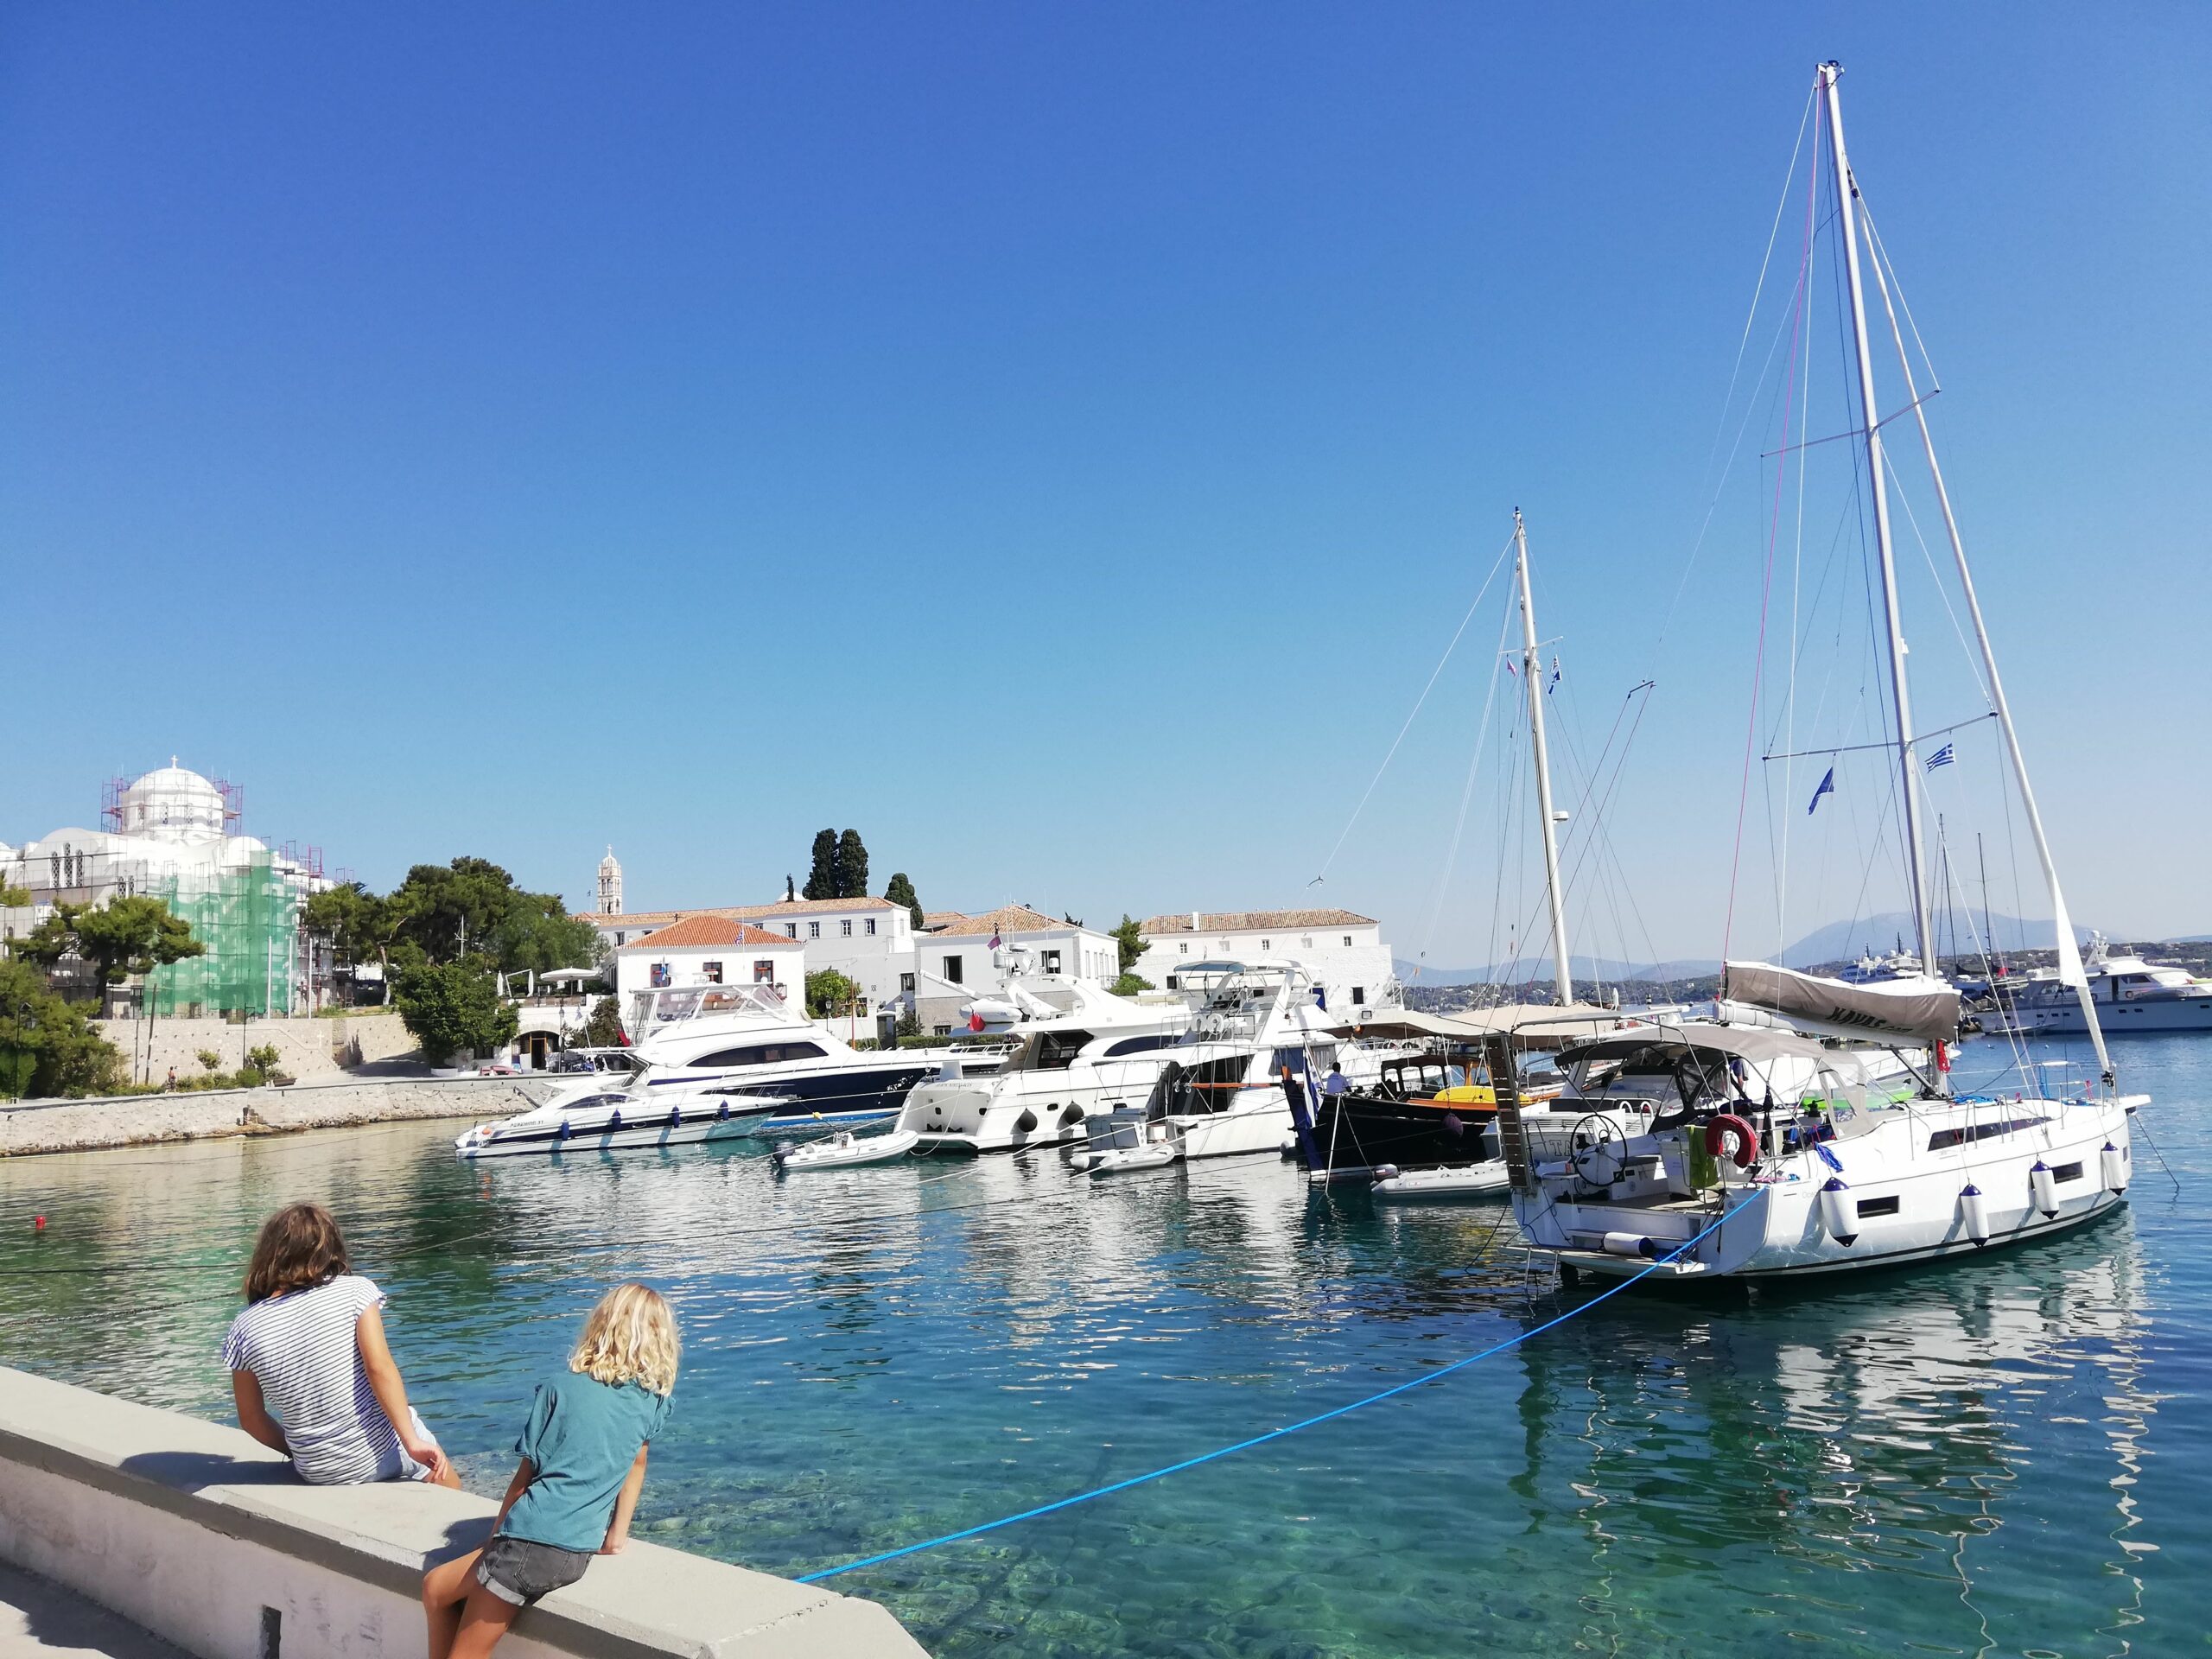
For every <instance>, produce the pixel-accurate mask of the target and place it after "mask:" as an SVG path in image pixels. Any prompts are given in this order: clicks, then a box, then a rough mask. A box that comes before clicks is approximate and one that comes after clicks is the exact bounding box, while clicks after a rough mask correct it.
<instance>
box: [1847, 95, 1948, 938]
mask: <svg viewBox="0 0 2212 1659" xmlns="http://www.w3.org/2000/svg"><path fill="white" fill-rule="evenodd" d="M1842 73H1843V66H1842V65H1841V64H1840V63H1824V64H1822V65H1821V71H1820V86H1821V96H1822V98H1823V99H1825V100H1826V102H1827V111H1828V140H1829V143H1830V147H1831V148H1832V149H1833V150H1834V161H1835V205H1836V219H1837V222H1838V225H1839V227H1840V231H1841V234H1842V237H1843V262H1844V270H1845V273H1846V275H1847V277H1848V278H1849V281H1850V287H1851V331H1852V339H1853V343H1854V344H1855V346H1857V348H1858V359H1859V419H1860V421H1861V423H1862V424H1863V425H1864V427H1865V429H1866V470H1867V474H1868V476H1869V480H1870V481H1871V482H1872V485H1873V486H1874V542H1875V546H1876V549H1877V550H1878V552H1879V554H1880V556H1881V563H1882V608H1883V613H1884V615H1885V617H1886V618H1887V620H1888V622H1889V630H1890V692H1891V698H1892V700H1893V701H1894V702H1895V704H1896V712H1897V771H1898V783H1899V786H1900V788H1901V789H1902V790H1903V791H1904V794H1903V798H1904V842H1905V871H1906V875H1907V878H1908V879H1909V880H1910V881H1911V883H1912V926H1913V931H1914V933H1915V934H1916V935H1917V937H1918V941H1919V945H1920V966H1921V969H1922V971H1923V972H1924V973H1929V974H1933V973H1934V972H1936V955H1935V950H1936V930H1935V927H1934V926H1933V925H1932V924H1931V922H1930V920H1929V912H1928V878H1927V874H1926V872H1925V870H1924V868H1923V866H1924V863H1925V855H1924V854H1923V849H1922V835H1921V827H1920V815H1921V801H1920V776H1919V768H1918V766H1916V765H1915V764H1914V761H1915V757H1914V754H1913V752H1912V741H1913V731H1912V692H1911V690H1910V687H1909V686H1908V685H1907V684H1906V683H1905V668H1904V658H1905V645H1904V626H1903V623H1902V621H1901V620H1900V618H1899V616H1898V614H1897V558H1896V555H1895V553H1894V550H1892V549H1891V544H1890V489H1889V479H1888V477H1887V475H1886V469H1885V467H1884V464H1883V461H1882V417H1881V416H1880V415H1878V413H1877V412H1876V411H1875V408H1874V361H1873V356H1872V353H1871V352H1870V351H1869V349H1868V347H1867V344H1866V290H1865V289H1863V288H1862V287H1861V286H1860V283H1859V214H1858V202H1857V200H1856V197H1857V190H1856V188H1855V187H1854V186H1853V184H1852V181H1851V162H1850V161H1849V159H1848V158H1847V156H1846V155H1845V152H1844V148H1843V106H1842V105H1841V104H1840V103H1839V102H1838V101H1837V99H1836V80H1837V79H1838V78H1839V77H1840V75H1841V74H1842Z"/></svg>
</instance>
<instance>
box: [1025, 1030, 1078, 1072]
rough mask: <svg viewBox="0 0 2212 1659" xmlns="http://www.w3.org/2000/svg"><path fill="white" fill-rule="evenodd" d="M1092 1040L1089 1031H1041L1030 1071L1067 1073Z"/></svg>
mask: <svg viewBox="0 0 2212 1659" xmlns="http://www.w3.org/2000/svg"><path fill="white" fill-rule="evenodd" d="M1089 1041H1090V1033H1089V1032H1087V1031H1040V1032H1039V1033H1037V1046H1036V1049H1035V1051H1034V1057H1033V1059H1032V1060H1031V1063H1030V1069H1031V1070H1033V1071H1066V1070H1067V1069H1068V1067H1069V1065H1071V1064H1072V1063H1073V1061H1074V1059H1075V1057H1076V1056H1077V1054H1078V1053H1080V1052H1082V1050H1083V1046H1084V1044H1085V1043H1088V1042H1089Z"/></svg>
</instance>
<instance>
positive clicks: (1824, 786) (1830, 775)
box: [1805, 766, 1835, 817]
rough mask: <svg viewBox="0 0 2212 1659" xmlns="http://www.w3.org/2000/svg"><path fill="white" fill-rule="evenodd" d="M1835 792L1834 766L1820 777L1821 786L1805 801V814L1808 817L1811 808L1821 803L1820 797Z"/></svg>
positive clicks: (1810, 813)
mask: <svg viewBox="0 0 2212 1659" xmlns="http://www.w3.org/2000/svg"><path fill="white" fill-rule="evenodd" d="M1834 793H1835V768H1834V766H1830V767H1829V768H1828V772H1827V777H1825V778H1823V779H1821V786H1820V787H1819V788H1818V789H1816V790H1815V791H1813V798H1812V799H1811V800H1810V801H1808V802H1807V803H1806V805H1805V816H1806V817H1811V816H1812V813H1813V809H1814V808H1815V807H1816V806H1818V805H1819V804H1821V796H1823V795H1833V794H1834Z"/></svg>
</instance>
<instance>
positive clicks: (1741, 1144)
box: [1705, 1112, 1759, 1169]
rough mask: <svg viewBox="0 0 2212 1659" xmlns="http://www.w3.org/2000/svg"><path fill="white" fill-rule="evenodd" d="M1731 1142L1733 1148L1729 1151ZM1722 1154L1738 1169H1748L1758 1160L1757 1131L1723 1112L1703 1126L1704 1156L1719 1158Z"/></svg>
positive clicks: (1741, 1119)
mask: <svg viewBox="0 0 2212 1659" xmlns="http://www.w3.org/2000/svg"><path fill="white" fill-rule="evenodd" d="M1730 1141H1733V1142H1735V1147H1734V1150H1732V1151H1730V1150H1729V1147H1728V1143H1729V1142H1730ZM1724 1153H1726V1155H1727V1156H1728V1158H1729V1160H1731V1161H1732V1163H1734V1165H1735V1166H1736V1167H1737V1168H1738V1169H1749V1168H1751V1166H1753V1165H1755V1164H1757V1163H1758V1160H1759V1135H1758V1130H1757V1129H1754V1128H1752V1127H1751V1124H1750V1123H1749V1122H1747V1121H1746V1120H1745V1119H1743V1118H1740V1117H1738V1116H1736V1115H1735V1114H1734V1113H1733V1112H1723V1113H1722V1114H1721V1115H1720V1116H1718V1117H1716V1118H1714V1119H1713V1121H1712V1122H1710V1123H1707V1125H1706V1126H1705V1155H1706V1156H1707V1157H1708V1158H1719V1157H1720V1156H1721V1155H1722V1154H1724Z"/></svg>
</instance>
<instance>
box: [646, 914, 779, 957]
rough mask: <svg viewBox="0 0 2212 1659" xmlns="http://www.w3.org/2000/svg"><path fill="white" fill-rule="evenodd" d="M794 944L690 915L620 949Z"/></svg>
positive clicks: (757, 930)
mask: <svg viewBox="0 0 2212 1659" xmlns="http://www.w3.org/2000/svg"><path fill="white" fill-rule="evenodd" d="M797 943H798V941H797V940H795V939H787V938H785V937H784V936H783V935H782V934H780V933H771V932H769V931H768V930H767V929H766V928H765V927H753V926H751V925H748V924H747V923H744V922H738V921H732V920H731V919H730V918H728V917H727V916H712V915H702V914H693V915H690V916H686V917H685V918H683V920H682V921H680V922H671V924H670V925H668V926H666V927H664V928H661V929H659V930H658V931H654V932H652V933H648V934H646V935H645V938H642V939H632V940H631V941H630V943H629V944H626V945H624V946H623V947H622V948H623V949H624V950H670V949H672V948H674V947H676V946H677V945H700V944H748V945H750V944H783V945H789V944H797Z"/></svg>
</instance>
